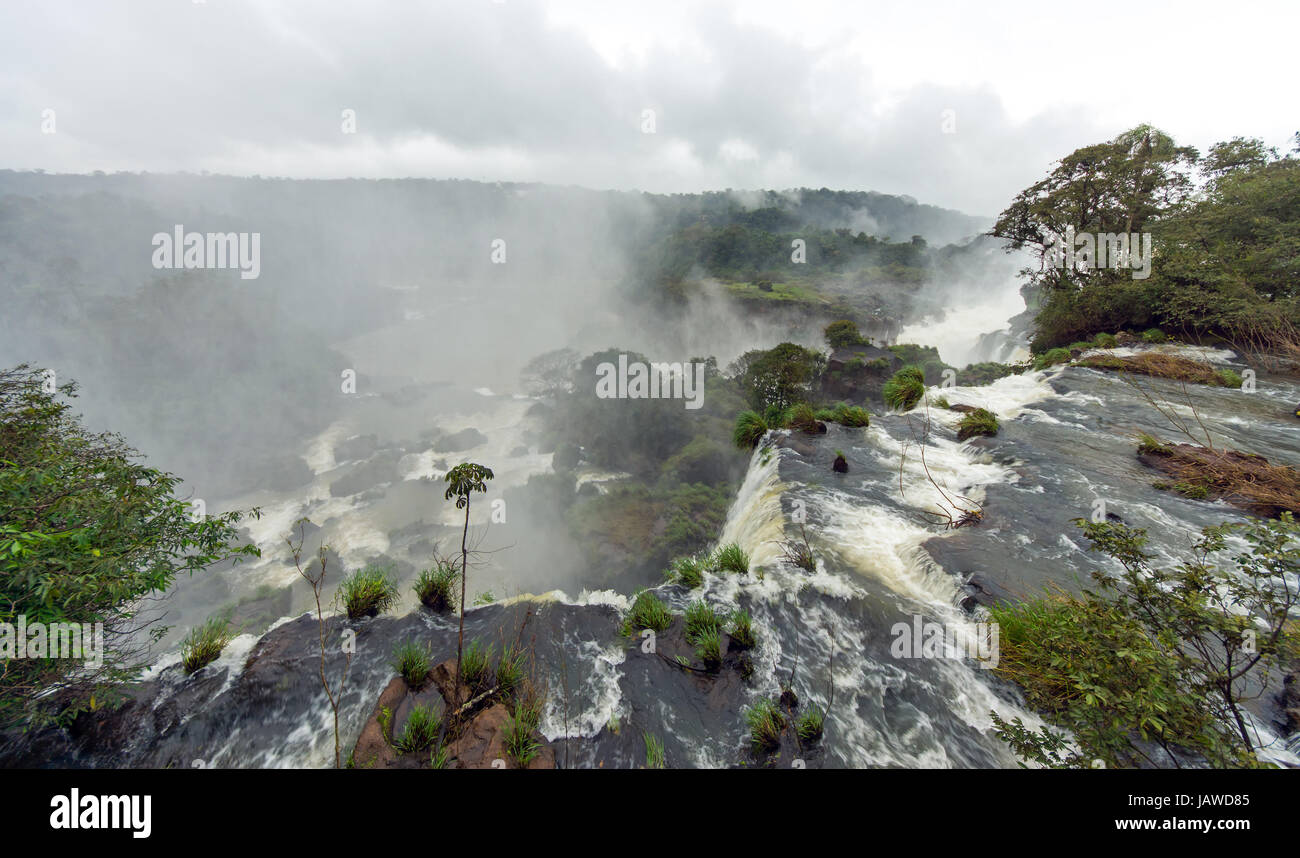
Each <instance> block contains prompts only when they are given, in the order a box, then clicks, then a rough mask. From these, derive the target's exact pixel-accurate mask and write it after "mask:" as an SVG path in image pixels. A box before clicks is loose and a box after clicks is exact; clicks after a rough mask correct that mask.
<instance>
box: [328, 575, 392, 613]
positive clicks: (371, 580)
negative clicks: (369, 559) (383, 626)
mask: <svg viewBox="0 0 1300 858" xmlns="http://www.w3.org/2000/svg"><path fill="white" fill-rule="evenodd" d="M389 571H390V570H389V569H388V568H387V567H385V566H367V567H365V568H364V569H361V570H358V571H357V572H354V573H352V574H351V575H349V576H348V577H347V578H344V579H343V583H342V584H340V585H339V596H340V598H341V599H342V600H343V606H344V608H345V609H346V610H347V612H348V619H349V620H357V619H360V618H362V617H374V616H378V615H379V614H381V613H383V612H384V611H386V610H388V608H389V607H391V606H392V604H393V603H394V602H396V601H397V586H396V585H395V584H393V582H392V579H390V578H389Z"/></svg>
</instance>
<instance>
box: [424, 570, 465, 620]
mask: <svg viewBox="0 0 1300 858" xmlns="http://www.w3.org/2000/svg"><path fill="white" fill-rule="evenodd" d="M459 563H460V561H459V560H456V559H452V560H441V559H439V560H435V561H434V565H433V566H432V567H430V568H428V569H425V570H423V571H421V572H420V575H419V577H417V578H416V579H415V595H416V596H417V597H419V599H420V602H421V604H423V605H424V606H425V607H426V608H429V609H430V610H433V611H449V610H451V609H452V608H453V607H454V606H455V604H456V585H457V584H458V583H459V582H460V569H459Z"/></svg>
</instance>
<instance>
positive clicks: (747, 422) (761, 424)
mask: <svg viewBox="0 0 1300 858" xmlns="http://www.w3.org/2000/svg"><path fill="white" fill-rule="evenodd" d="M767 430H768V425H767V421H765V420H764V419H763V418H762V417H760V416H759V415H758V414H757V413H755V412H753V411H742V412H740V415H739V416H738V417H736V428H735V431H733V432H732V434H731V440H732V441H733V442H734V443H735V445H736V446H737V447H739V448H740V449H742V450H752V449H754V448H755V447H757V446H758V442H759V441H761V440H763V435H764V434H766V433H767Z"/></svg>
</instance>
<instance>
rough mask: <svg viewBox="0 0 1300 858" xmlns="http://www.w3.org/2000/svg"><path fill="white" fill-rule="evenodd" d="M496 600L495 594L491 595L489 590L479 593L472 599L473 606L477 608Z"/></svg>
mask: <svg viewBox="0 0 1300 858" xmlns="http://www.w3.org/2000/svg"><path fill="white" fill-rule="evenodd" d="M496 600H497V597H496V594H495V593H493V592H492V591H491V590H484V591H483V592H482V593H479V594H478V595H477V596H475V597H474V604H475V605H479V606H482V605H490V604H492V603H493V602H495V601H496Z"/></svg>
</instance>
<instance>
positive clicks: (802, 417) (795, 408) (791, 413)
mask: <svg viewBox="0 0 1300 858" xmlns="http://www.w3.org/2000/svg"><path fill="white" fill-rule="evenodd" d="M782 422H783V423H785V427H786V428H787V429H797V430H799V431H800V432H806V433H808V434H809V435H816V434H817V433H818V432H819V431H821V428H822V427H821V424H820V423H819V422H818V420H817V412H816V411H814V410H813V407H812V406H811V405H809V404H808V403H806V402H800V403H799V404H798V405H792V406H790V408H789V409H787V410H786V412H785V416H784V419H783V421H782Z"/></svg>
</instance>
